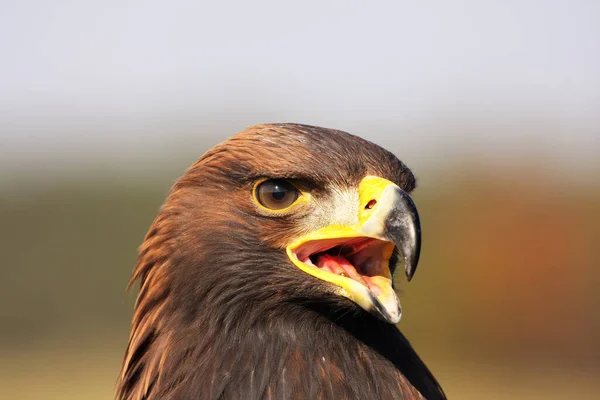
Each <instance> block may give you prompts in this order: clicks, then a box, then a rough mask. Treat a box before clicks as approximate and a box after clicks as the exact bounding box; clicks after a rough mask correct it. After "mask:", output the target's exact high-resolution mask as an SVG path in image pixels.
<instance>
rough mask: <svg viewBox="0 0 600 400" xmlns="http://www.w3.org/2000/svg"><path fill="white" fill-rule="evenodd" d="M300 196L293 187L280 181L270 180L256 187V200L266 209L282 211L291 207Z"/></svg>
mask: <svg viewBox="0 0 600 400" xmlns="http://www.w3.org/2000/svg"><path fill="white" fill-rule="evenodd" d="M299 196H300V192H299V191H298V189H296V187H295V186H294V185H292V184H291V183H289V182H288V181H284V180H282V179H270V180H268V181H264V182H262V183H261V184H260V185H258V186H257V187H256V199H257V200H258V202H259V203H260V204H261V205H263V206H264V207H266V208H269V209H271V210H282V209H284V208H286V207H289V206H291V205H292V204H294V202H295V201H296V200H297V199H298V197H299Z"/></svg>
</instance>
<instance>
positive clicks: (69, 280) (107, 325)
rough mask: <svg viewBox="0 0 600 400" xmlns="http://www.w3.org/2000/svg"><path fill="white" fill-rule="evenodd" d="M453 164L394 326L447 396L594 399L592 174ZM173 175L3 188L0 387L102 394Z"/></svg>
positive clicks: (596, 208)
mask: <svg viewBox="0 0 600 400" xmlns="http://www.w3.org/2000/svg"><path fill="white" fill-rule="evenodd" d="M454 171H455V172H454V173H453V174H452V175H450V174H449V173H440V174H439V175H438V176H437V177H436V179H435V180H433V182H434V183H433V184H427V185H423V186H424V187H423V188H421V189H418V190H417V192H416V193H415V199H416V202H417V205H418V207H419V210H420V214H421V216H422V224H423V231H424V248H423V255H422V262H421V264H420V266H419V271H418V273H417V275H416V279H414V280H413V282H411V284H410V285H407V284H406V282H405V281H404V279H403V278H402V277H400V279H399V280H398V284H399V286H400V288H401V292H402V302H403V306H404V310H405V317H404V319H403V320H402V322H401V323H400V325H399V326H400V328H401V329H402V330H403V331H404V332H405V333H406V334H407V336H408V337H409V338H410V339H411V341H412V342H413V343H414V345H415V346H416V348H417V350H418V351H419V352H420V353H421V354H422V356H423V357H424V358H425V360H426V361H427V362H428V364H429V365H430V367H431V369H432V370H433V371H434V373H435V374H436V375H437V376H438V378H439V379H440V381H441V383H442V385H443V386H444V387H445V388H446V390H447V392H448V394H449V395H450V397H451V398H458V399H467V398H469V399H481V398H491V399H494V398H498V399H500V398H523V399H526V398H534V397H535V398H557V399H558V398H565V397H567V396H569V397H570V396H571V395H574V394H576V395H577V398H594V397H595V395H596V394H598V393H599V390H600V384H599V383H598V382H597V379H596V378H595V377H597V376H598V373H600V362H599V361H600V347H599V345H598V343H597V340H598V338H599V337H600V313H598V311H597V310H598V309H599V308H600V290H599V289H600V270H599V269H598V266H599V265H600V255H599V253H598V251H597V248H596V246H597V242H598V239H599V238H600V225H599V224H598V221H600V185H596V186H590V185H589V184H581V185H572V186H570V187H569V188H568V189H567V188H564V187H560V186H559V185H557V184H556V182H557V180H556V177H548V176H545V174H543V173H541V172H540V171H543V168H535V167H533V168H532V166H531V165H525V164H524V165H521V166H513V167H512V168H511V170H510V171H508V170H495V169H492V168H489V169H484V170H482V169H481V168H471V167H469V166H465V167H464V168H460V169H454ZM174 177H175V176H173V177H170V178H169V179H157V180H155V181H154V182H152V183H148V182H146V183H143V182H145V181H136V180H133V179H132V180H131V181H129V180H125V181H124V180H121V179H106V178H94V177H90V178H86V179H83V178H81V179H71V180H69V179H64V180H63V181H59V182H55V183H52V184H51V185H49V184H46V185H43V186H42V185H40V186H39V187H35V185H33V186H32V187H28V188H27V190H10V191H4V192H0V223H1V226H2V229H1V230H0V254H1V255H2V267H1V273H2V279H0V323H1V328H2V329H0V357H1V358H2V364H1V366H0V398H20V399H40V398H44V399H47V398H56V399H71V398H73V399H75V398H78V399H81V398H85V399H95V398H98V399H100V398H104V399H105V398H110V397H111V395H112V392H113V388H114V382H115V380H116V376H117V373H118V370H119V365H120V358H121V355H122V353H123V351H124V349H125V346H126V342H127V336H128V332H129V322H130V318H131V313H132V307H133V300H134V297H135V293H130V294H127V293H126V292H125V288H126V286H127V282H128V279H129V275H130V273H131V269H132V267H133V264H134V262H135V258H136V248H137V246H138V245H139V244H140V243H141V241H142V239H143V236H144V234H145V231H146V229H147V228H148V226H149V225H150V223H151V222H152V220H153V218H154V216H155V215H156V212H157V211H158V208H159V207H160V204H161V203H162V201H163V200H164V198H165V196H166V194H167V191H168V188H169V186H170V183H172V181H173V180H174V179H175V178H174ZM426 179H428V178H424V179H422V180H426Z"/></svg>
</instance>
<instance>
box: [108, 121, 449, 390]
mask: <svg viewBox="0 0 600 400" xmlns="http://www.w3.org/2000/svg"><path fill="white" fill-rule="evenodd" d="M414 188H415V177H414V175H413V174H412V172H411V171H410V170H409V168H408V167H407V166H406V165H405V164H404V163H402V162H401V161H400V160H399V159H398V158H396V156H394V155H393V154H392V153H390V152H388V151H387V150H385V149H383V148H381V147H379V146H377V145H375V144H373V143H371V142H368V141H366V140H364V139H361V138H359V137H357V136H354V135H351V134H348V133H345V132H342V131H338V130H332V129H325V128H319V127H314V126H307V125H298V124H265V125H258V126H254V127H251V128H249V129H247V130H246V131H243V132H241V133H239V134H237V135H235V136H233V137H232V138H230V139H228V140H226V141H225V142H223V143H221V144H219V145H217V146H215V147H213V148H212V149H211V150H209V151H208V152H207V153H205V154H204V155H203V156H202V157H201V158H200V159H199V160H198V161H196V162H195V163H194V164H193V165H192V166H191V167H190V168H189V169H188V170H187V171H186V172H185V174H184V175H183V176H182V177H181V178H180V179H179V180H178V181H177V182H176V183H175V184H174V186H173V187H172V189H171V192H170V194H169V195H168V198H167V200H166V201H165V203H164V205H163V206H162V208H161V209H160V212H159V214H158V216H157V217H156V219H155V220H154V222H153V224H152V226H151V227H150V229H149V231H148V233H147V234H146V237H145V239H144V242H143V244H142V245H141V247H140V250H139V256H138V260H137V264H136V266H135V269H134V273H133V276H132V280H131V283H133V282H136V281H139V282H140V291H139V294H138V297H137V301H136V304H135V312H134V316H133V322H132V328H131V335H130V340H129V345H128V348H127V351H126V354H125V357H124V360H123V365H122V370H121V374H120V377H119V380H118V383H117V395H116V397H117V398H118V399H122V400H140V399H146V400H150V399H152V400H154V399H162V400H166V399H250V400H254V399H274V400H279V399H360V400H368V399H383V400H387V399H423V398H425V399H429V400H435V399H445V395H444V393H443V391H442V389H441V387H440V386H439V384H438V382H437V381H436V379H435V378H434V377H433V375H432V374H431V373H430V371H429V370H428V369H427V367H426V366H425V364H424V363H423V362H422V361H421V359H420V358H419V356H417V354H416V352H415V351H414V350H413V348H412V347H411V345H410V344H409V342H408V341H407V339H406V338H405V337H404V336H403V335H402V334H401V333H400V331H399V330H398V329H397V327H396V326H395V324H396V323H397V322H398V321H399V320H400V317H401V313H402V310H401V307H400V303H399V301H398V297H397V295H396V293H395V291H394V288H393V283H392V282H393V279H392V278H393V274H394V272H395V269H396V266H397V265H400V264H403V265H404V269H405V272H406V276H407V277H408V280H410V279H411V278H412V276H413V274H414V273H415V269H416V267H417V262H418V259H419V252H420V240H421V232H420V225H419V216H418V214H417V210H416V208H415V205H414V203H413V201H412V200H411V197H410V196H409V193H410V192H411V191H412V190H413V189H414ZM131 283H130V284H131Z"/></svg>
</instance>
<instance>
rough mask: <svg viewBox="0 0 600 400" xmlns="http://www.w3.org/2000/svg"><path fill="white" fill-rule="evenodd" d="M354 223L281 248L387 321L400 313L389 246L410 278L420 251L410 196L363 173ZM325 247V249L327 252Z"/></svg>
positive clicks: (418, 229)
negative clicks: (401, 262) (402, 262)
mask: <svg viewBox="0 0 600 400" xmlns="http://www.w3.org/2000/svg"><path fill="white" fill-rule="evenodd" d="M358 194H359V196H358V197H359V199H358V201H359V204H358V206H359V207H358V216H357V218H356V221H357V223H355V224H351V225H342V224H339V223H335V222H334V223H333V224H331V225H329V226H326V227H324V228H321V229H319V230H316V231H313V232H311V233H309V234H308V235H306V236H304V237H302V238H299V239H298V240H296V241H295V242H294V243H292V244H291V245H289V246H288V247H287V253H288V256H289V257H290V259H291V261H292V262H293V263H294V264H295V265H296V266H297V267H298V268H300V269H301V270H303V271H304V272H306V273H308V274H310V275H312V276H315V277H317V278H319V279H321V280H324V281H326V282H330V283H332V284H334V285H335V286H336V287H337V289H336V291H337V293H338V294H340V295H342V296H345V297H348V298H349V299H351V300H352V301H354V302H355V303H357V304H358V305H360V306H361V307H362V308H364V309H365V310H367V311H369V312H371V313H373V314H375V315H376V316H378V317H380V318H382V319H384V320H385V321H388V322H390V323H397V322H398V321H399V320H400V317H401V315H402V309H401V307H400V302H399V300H398V297H397V295H396V293H395V291H394V289H393V286H392V272H393V269H394V267H395V266H394V265H392V266H390V258H391V257H392V254H393V251H394V248H397V249H398V250H399V251H400V252H401V253H402V256H403V258H404V264H405V272H406V276H407V278H408V280H409V281H410V280H411V279H412V277H413V275H414V273H415V271H416V268H417V264H418V261H419V253H420V250H421V227H420V222H419V215H418V213H417V210H416V207H415V204H414V203H413V201H412V199H411V198H410V196H409V195H408V194H407V193H406V192H405V191H403V190H402V189H401V188H400V187H398V186H397V185H395V184H394V183H392V182H390V181H388V180H386V179H383V178H379V177H375V176H367V177H365V178H364V179H363V180H362V181H361V183H360V185H359V187H358ZM328 251H329V252H330V253H328Z"/></svg>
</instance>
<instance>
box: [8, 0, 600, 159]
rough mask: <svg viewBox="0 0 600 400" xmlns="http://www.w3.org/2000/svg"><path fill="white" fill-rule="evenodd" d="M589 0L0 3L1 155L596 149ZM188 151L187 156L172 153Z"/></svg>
mask: <svg viewBox="0 0 600 400" xmlns="http://www.w3.org/2000/svg"><path fill="white" fill-rule="evenodd" d="M598 21H600V2H598V1H572V0H571V1H568V0H564V1H533V0H525V1H517V0H510V1H442V0H437V1H412V2H402V1H385V2H366V1H302V2H282V1H263V0H255V1H248V2H242V1H238V2H216V1H210V2H203V1H192V0H182V1H170V2H164V1H163V2H158V1H148V0H146V1H123V0H120V1H115V0H102V1H67V0H53V1H45V0H18V1H16V0H13V1H6V0H5V1H2V2H0V167H2V168H3V169H4V170H7V169H10V170H15V171H16V170H19V169H36V168H41V169H47V168H49V167H54V166H57V165H64V164H69V165H71V164H86V163H87V164H94V163H106V162H108V163H116V165H122V166H126V165H129V164H132V163H134V162H135V160H142V161H143V160H147V159H148V156H152V157H153V158H154V159H155V160H161V159H162V158H169V157H175V156H176V155H177V154H180V152H181V151H182V149H184V150H185V151H187V152H189V153H190V154H191V153H193V154H195V155H196V156H197V155H199V154H200V153H201V152H202V151H203V150H205V149H206V147H207V146H209V145H211V144H214V143H215V142H216V141H218V140H221V139H223V138H224V137H225V136H228V135H231V134H233V133H235V132H237V131H239V130H241V129H243V128H244V127H246V126H248V125H252V124H255V123H261V122H271V121H293V122H302V123H309V124H315V125H324V126H328V127H333V128H340V129H344V130H348V131H351V132H353V133H357V134H360V135H361V136H364V137H367V138H368V139H371V140H373V141H376V142H378V143H381V144H383V145H386V146H391V147H392V148H393V150H394V151H396V152H397V153H398V152H399V153H400V154H399V155H400V156H401V158H403V155H404V158H406V157H408V158H412V160H413V161H414V162H416V163H418V164H419V163H423V164H425V163H427V162H432V161H439V160H440V157H439V156H440V155H442V156H444V157H457V156H461V155H462V154H464V153H469V154H475V155H481V154H484V155H486V156H489V157H494V156H498V154H500V155H505V154H508V153H510V154H513V155H515V154H516V156H524V157H525V156H528V155H531V154H532V153H533V154H534V155H535V154H536V153H540V154H541V155H543V156H545V157H558V158H560V159H561V160H562V161H563V162H566V163H579V164H586V163H588V162H595V160H596V158H600V157H599V154H600V113H599V111H600V23H599V22H598ZM186 154H187V153H186Z"/></svg>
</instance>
